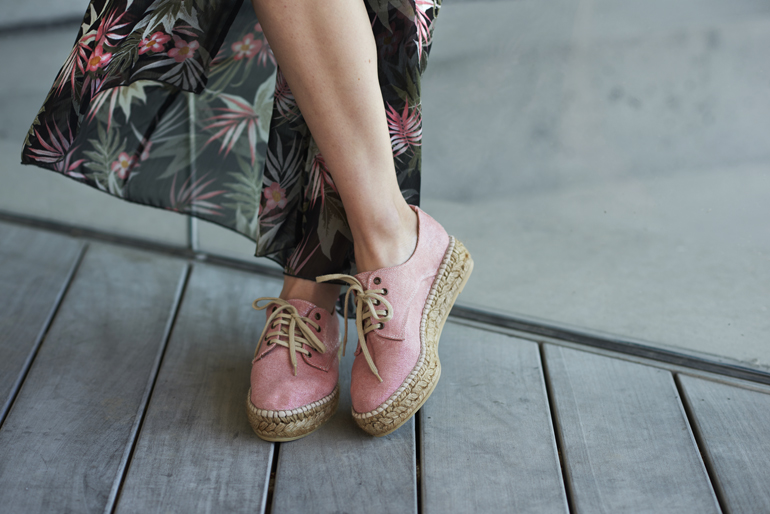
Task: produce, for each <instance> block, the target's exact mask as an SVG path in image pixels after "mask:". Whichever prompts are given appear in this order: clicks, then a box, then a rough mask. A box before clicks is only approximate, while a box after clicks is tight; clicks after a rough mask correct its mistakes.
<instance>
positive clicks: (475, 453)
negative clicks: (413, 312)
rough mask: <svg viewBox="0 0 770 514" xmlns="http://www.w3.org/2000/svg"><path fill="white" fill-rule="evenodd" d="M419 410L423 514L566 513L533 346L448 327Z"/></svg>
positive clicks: (554, 443)
mask: <svg viewBox="0 0 770 514" xmlns="http://www.w3.org/2000/svg"><path fill="white" fill-rule="evenodd" d="M441 369H442V371H441V380H440V381H439V384H438V386H436V389H435V391H434V392H433V396H431V398H430V400H428V402H426V404H425V405H424V406H423V408H422V411H421V413H420V415H421V418H420V420H421V426H422V437H421V443H422V453H421V459H420V460H421V468H422V491H423V492H422V510H423V512H425V513H428V514H430V513H452V512H457V513H466V512H480V513H481V512H495V513H497V512H538V513H550V512H560V513H566V512H568V506H567V497H566V493H565V490H564V484H563V481H562V474H561V466H560V464H559V456H558V453H557V451H556V440H555V437H554V434H553V425H552V424H551V413H550V408H549V406H548V396H547V393H546V390H545V383H544V380H543V371H542V368H541V366H540V352H539V349H538V345H537V344H536V343H532V342H528V341H523V340H521V339H514V338H512V337H509V336H506V335H502V334H497V333H494V332H488V331H484V330H480V329H478V328H472V327H468V326H463V325H459V324H456V323H448V324H447V325H446V326H445V327H444V332H443V335H442V336H441Z"/></svg>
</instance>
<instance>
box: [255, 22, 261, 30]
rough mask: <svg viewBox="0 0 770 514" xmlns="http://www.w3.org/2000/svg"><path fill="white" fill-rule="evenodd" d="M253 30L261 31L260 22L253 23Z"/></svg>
mask: <svg viewBox="0 0 770 514" xmlns="http://www.w3.org/2000/svg"><path fill="white" fill-rule="evenodd" d="M254 30H256V31H257V32H262V24H261V23H257V24H256V25H254Z"/></svg>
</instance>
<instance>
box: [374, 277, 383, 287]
mask: <svg viewBox="0 0 770 514" xmlns="http://www.w3.org/2000/svg"><path fill="white" fill-rule="evenodd" d="M380 282H382V280H380V277H374V284H375V285H380Z"/></svg>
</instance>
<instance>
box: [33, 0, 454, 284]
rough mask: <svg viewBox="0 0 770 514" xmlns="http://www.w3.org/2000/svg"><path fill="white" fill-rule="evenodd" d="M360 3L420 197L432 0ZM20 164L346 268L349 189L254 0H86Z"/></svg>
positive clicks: (302, 269) (412, 191) (436, 1)
mask: <svg viewBox="0 0 770 514" xmlns="http://www.w3.org/2000/svg"><path fill="white" fill-rule="evenodd" d="M362 1H365V2H366V3H367V10H368V12H369V16H370V19H371V23H372V30H373V32H374V36H375V40H376V43H377V52H378V69H379V81H380V85H381V89H382V95H383V99H384V107H385V111H386V114H387V121H388V127H389V130H390V136H391V143H392V147H393V156H394V160H395V165H396V173H397V178H398V182H399V184H400V187H401V190H402V193H403V195H404V197H405V198H406V200H407V201H408V202H409V203H412V204H415V205H416V204H418V203H419V189H420V164H421V142H422V116H421V104H420V77H421V74H422V72H423V71H424V69H425V66H426V63H427V57H428V52H429V50H430V45H431V39H432V35H433V21H434V18H435V16H436V15H437V14H438V10H439V8H440V0H362ZM22 163H23V164H34V165H37V166H41V167H44V168H48V169H51V170H54V171H57V172H59V173H62V174H64V175H67V176H69V177H71V178H73V179H75V180H78V181H80V182H83V183H86V184H88V185H90V186H92V187H95V188H97V189H100V190H102V191H105V192H107V193H109V194H112V195H115V196H118V197H120V198H123V199H125V200H129V201H132V202H137V203H141V204H146V205H153V206H155V207H161V208H164V209H169V210H174V211H177V212H181V213H185V214H189V215H192V216H196V217H198V218H202V219H205V220H207V221H211V222H214V223H218V224H220V225H223V226H225V227H228V228H231V229H233V230H235V231H237V232H239V233H241V234H243V235H244V236H247V237H249V238H251V239H253V240H254V241H256V243H257V248H256V253H255V255H257V256H266V257H269V258H271V259H273V260H275V261H277V262H279V263H280V264H281V265H282V266H283V267H284V270H285V272H286V273H287V274H289V275H293V276H298V277H302V278H308V279H314V278H315V277H316V276H318V275H323V274H327V273H349V272H350V271H351V270H350V268H351V265H352V258H353V246H352V237H351V234H350V230H349V227H348V223H347V219H346V216H345V211H344V209H343V206H342V201H341V200H340V197H339V194H338V193H337V189H336V187H335V185H334V182H333V181H332V179H331V176H330V175H329V172H328V171H327V169H326V166H325V164H324V160H323V156H322V155H321V154H320V152H319V151H318V147H317V146H316V145H315V143H314V141H313V138H312V136H311V134H310V131H309V130H308V127H307V125H306V124H305V121H304V119H303V117H302V113H300V111H299V109H298V108H297V104H296V102H295V100H294V97H293V95H292V93H291V91H290V90H289V87H288V85H287V84H286V81H285V80H284V78H283V75H282V74H281V70H280V69H279V68H278V67H277V66H276V62H275V58H274V57H273V53H272V52H271V50H270V45H269V44H268V42H267V40H266V39H265V37H264V35H263V33H262V30H261V27H260V25H259V23H258V21H257V19H256V16H255V14H254V11H253V9H252V7H251V3H250V2H243V1H242V0H154V1H152V0H92V1H91V3H90V4H89V6H88V10H87V12H86V14H85V17H84V19H83V23H82V25H81V29H80V31H79V33H78V36H77V40H76V41H75V45H74V47H73V48H72V52H71V53H70V54H69V56H68V57H67V60H66V61H65V63H64V65H63V66H62V68H61V71H60V72H59V74H58V76H57V77H56V80H55V81H54V84H53V86H52V88H51V90H50V92H49V93H48V96H47V98H46V99H45V102H44V104H43V107H42V108H41V109H40V112H39V113H38V115H37V117H36V118H35V120H34V122H33V124H32V127H31V128H30V130H29V133H28V135H27V138H26V140H25V142H24V148H23V150H22Z"/></svg>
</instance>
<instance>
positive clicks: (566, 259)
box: [0, 0, 770, 368]
mask: <svg viewBox="0 0 770 514" xmlns="http://www.w3.org/2000/svg"><path fill="white" fill-rule="evenodd" d="M39 1H40V0H35V2H37V3H36V4H34V5H43V4H41V3H39ZM33 3H34V2H29V3H28V5H29V6H31V5H33ZM2 5H3V7H0V9H3V11H4V12H9V13H10V11H8V8H7V7H6V5H10V4H8V3H7V2H6V3H5V4H2ZM25 5H27V4H25ZM25 8H26V7H25ZM76 29H77V27H76V26H73V27H72V29H66V28H61V29H57V30H48V31H46V32H45V33H39V32H38V33H18V32H17V33H14V34H13V35H12V36H9V35H5V36H3V35H0V48H2V50H3V51H2V52H0V66H3V68H2V69H4V70H24V72H23V76H24V81H23V82H22V81H20V80H19V74H17V73H4V74H2V75H0V119H2V121H3V123H2V124H1V125H0V157H1V158H2V164H0V209H4V210H11V211H15V212H20V213H25V214H30V215H34V216H38V217H44V218H50V219H57V220H59V221H64V222H71V223H74V224H79V225H87V226H91V227H94V228H99V229H103V230H109V231H114V232H116V233H121V234H128V235H133V236H139V237H147V238H150V239H156V240H163V241H167V242H170V243H173V244H179V245H186V244H188V241H187V233H188V230H187V229H188V227H187V221H186V218H184V217H182V216H179V215H176V214H173V213H168V212H163V211H158V210H156V209H148V208H143V207H140V206H135V205H130V204H127V203H125V202H121V201H120V200H116V199H113V198H111V197H109V196H107V195H105V194H102V193H99V192H97V191H94V190H91V189H90V188H86V187H83V186H81V185H79V184H76V183H75V182H73V181H70V180H67V179H64V178H62V177H59V176H57V175H56V174H54V173H51V172H48V171H45V170H39V169H36V168H29V167H21V166H20V165H18V164H16V163H18V152H19V149H20V146H21V141H22V139H23V134H24V131H25V130H26V129H27V128H28V126H29V123H30V122H31V120H32V118H33V117H34V114H35V112H36V110H37V109H38V107H39V106H40V104H41V102H42V100H43V98H44V97H45V94H46V92H47V90H48V87H49V86H50V84H51V82H52V80H53V78H54V76H55V74H56V72H57V71H58V69H59V67H60V65H61V63H62V62H63V60H64V56H65V55H66V53H67V51H68V50H69V47H70V45H71V43H72V40H73V39H74V37H75V31H76ZM768 46H770V3H768V2H766V1H764V0H762V1H760V0H737V1H734V2H723V1H719V0H673V1H671V0H652V1H648V2H639V1H637V0H633V1H632V0H579V1H575V0H570V1H568V0H553V1H551V2H548V3H545V2H540V1H535V0H516V1H509V0H498V1H488V0H446V1H445V5H444V7H443V9H442V12H441V14H440V16H439V19H438V23H437V28H436V33H435V40H434V47H433V50H432V53H431V58H430V64H429V66H428V70H427V72H426V75H425V77H424V81H423V88H424V90H423V93H424V94H423V116H424V134H425V136H424V141H423V145H424V146H423V155H424V163H423V169H424V174H423V198H424V200H423V206H424V207H425V208H426V209H427V210H428V211H429V212H430V213H431V214H433V215H434V216H435V217H437V218H438V219H439V220H440V221H441V222H442V223H444V224H445V225H446V227H447V228H448V229H449V230H450V232H452V233H453V234H455V235H456V236H457V237H459V238H461V239H462V240H463V241H464V242H465V243H466V244H467V245H468V247H469V248H470V249H471V251H472V252H473V255H474V258H475V260H476V263H477V266H476V269H475V271H474V276H473V277H472V279H471V280H470V282H469V283H468V286H467V287H466V289H465V292H464V293H463V295H462V296H461V297H460V301H461V302H463V303H467V304H473V305H478V306H481V307H493V308H495V309H497V310H502V311H507V312H510V313H514V314H522V315H525V316H531V317H538V318H543V319H546V320H552V321H555V322H560V323H567V324H572V325H577V326H580V327H585V328H589V329H594V330H600V331H604V332H609V333H614V334H617V335H620V336H624V337H631V338H635V339H641V340H646V341H649V342H651V343H653V344H657V345H661V346H667V347H674V348H680V349H686V350H687V351H693V352H697V353H707V354H711V355H716V356H721V357H724V358H727V359H736V360H740V361H742V362H744V363H746V364H748V365H751V366H757V367H763V368H770V344H768V343H770V341H768V339H769V336H768V334H770V313H769V312H768V309H770V294H768V293H770V225H768V223H767V220H768V219H770V87H768V86H769V85H770V60H768V59H767V57H766V50H765V49H766V48H767V47H768ZM29 55H34V56H35V59H36V60H35V64H34V65H30V64H29V63H30V61H29V59H28V56H29ZM73 199H74V200H73ZM197 248H199V249H201V250H203V251H207V252H211V253H216V254H221V255H226V256H229V257H236V258H238V257H240V258H243V259H244V260H247V261H248V260H251V259H252V257H251V255H252V253H253V243H251V242H250V241H248V240H246V239H245V238H241V237H239V236H238V235H237V234H233V233H231V232H229V231H227V230H225V229H221V228H219V227H216V226H214V225H210V224H207V223H205V222H198V223H197ZM263 262H267V261H266V260H263Z"/></svg>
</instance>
